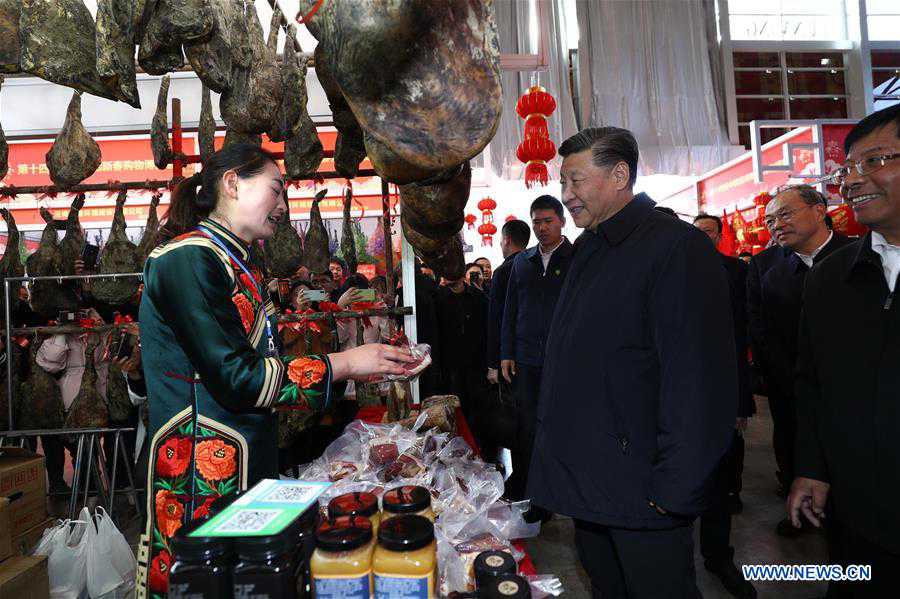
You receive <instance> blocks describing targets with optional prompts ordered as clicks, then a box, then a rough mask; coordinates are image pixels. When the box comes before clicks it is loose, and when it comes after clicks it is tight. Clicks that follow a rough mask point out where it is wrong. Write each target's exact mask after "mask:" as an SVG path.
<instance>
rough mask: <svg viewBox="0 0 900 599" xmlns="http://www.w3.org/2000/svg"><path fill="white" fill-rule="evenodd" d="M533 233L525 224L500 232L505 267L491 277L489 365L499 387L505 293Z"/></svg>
mask: <svg viewBox="0 0 900 599" xmlns="http://www.w3.org/2000/svg"><path fill="white" fill-rule="evenodd" d="M530 239H531V229H529V228H528V225H527V224H526V223H525V221H521V220H511V221H509V222H507V223H504V224H503V228H502V229H500V251H501V252H503V264H501V265H500V266H498V267H497V270H495V271H494V275H493V277H491V293H490V298H489V305H488V335H487V364H488V380H489V381H490V382H491V383H493V384H495V385H496V384H498V383H499V371H500V329H501V327H502V326H503V308H504V306H505V304H506V290H507V287H508V286H509V276H510V275H511V274H512V265H513V260H515V259H516V256H518V255H519V252H521V251H522V250H524V249H525V248H527V247H528V241H529V240H530Z"/></svg>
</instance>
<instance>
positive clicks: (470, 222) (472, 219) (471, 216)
mask: <svg viewBox="0 0 900 599" xmlns="http://www.w3.org/2000/svg"><path fill="white" fill-rule="evenodd" d="M476 220H477V217H476V216H475V215H474V214H467V215H466V224H467V225H469V228H470V229H474V228H475V221H476Z"/></svg>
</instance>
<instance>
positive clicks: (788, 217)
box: [763, 206, 809, 229]
mask: <svg viewBox="0 0 900 599" xmlns="http://www.w3.org/2000/svg"><path fill="white" fill-rule="evenodd" d="M808 207H809V206H807V208H808ZM798 212H800V210H791V209H790V208H784V209H782V210H779V211H778V212H776V213H775V214H771V215H769V216H767V217H766V218H765V219H764V220H763V222H764V223H765V225H766V228H767V229H771V228H773V227H774V226H775V221H777V220H779V219H780V220H781V222H783V223H789V222H791V221H792V220H793V219H794V216H796V215H797V213H798Z"/></svg>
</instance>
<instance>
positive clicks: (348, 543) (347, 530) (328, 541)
mask: <svg viewBox="0 0 900 599" xmlns="http://www.w3.org/2000/svg"><path fill="white" fill-rule="evenodd" d="M371 540H372V523H371V522H370V521H369V519H368V518H365V517H363V516H341V517H339V518H333V519H331V520H325V521H324V522H322V524H320V525H319V528H318V530H316V547H318V548H321V549H322V550H324V551H350V550H352V549H358V548H360V547H362V546H363V545H365V544H366V543H368V542H369V541H371Z"/></svg>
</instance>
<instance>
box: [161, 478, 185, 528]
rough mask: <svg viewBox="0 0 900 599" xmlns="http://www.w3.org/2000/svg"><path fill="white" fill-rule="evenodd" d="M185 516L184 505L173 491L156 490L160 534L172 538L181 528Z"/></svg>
mask: <svg viewBox="0 0 900 599" xmlns="http://www.w3.org/2000/svg"><path fill="white" fill-rule="evenodd" d="M183 517H184V506H183V505H181V502H180V501H178V496H177V495H175V493H173V492H172V491H165V490H162V491H157V492H156V526H157V528H159V532H160V534H162V535H163V536H164V537H166V538H167V539H170V538H172V537H173V536H174V535H175V533H176V532H178V529H179V528H181V519H182V518H183Z"/></svg>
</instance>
